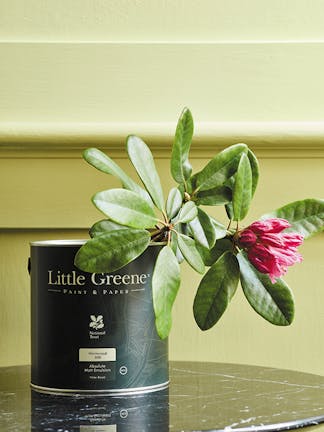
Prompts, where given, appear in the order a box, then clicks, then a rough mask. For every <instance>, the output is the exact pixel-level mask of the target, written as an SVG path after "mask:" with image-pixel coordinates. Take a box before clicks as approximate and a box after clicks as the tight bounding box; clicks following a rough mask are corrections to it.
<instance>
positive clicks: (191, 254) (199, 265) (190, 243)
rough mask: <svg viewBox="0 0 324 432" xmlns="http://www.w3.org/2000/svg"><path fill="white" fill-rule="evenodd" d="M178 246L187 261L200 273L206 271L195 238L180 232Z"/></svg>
mask: <svg viewBox="0 0 324 432" xmlns="http://www.w3.org/2000/svg"><path fill="white" fill-rule="evenodd" d="M178 246H179V249H180V251H181V253H182V255H183V257H184V258H185V260H186V261H187V263H188V264H189V265H190V266H191V267H192V268H193V269H194V270H196V271H197V272H198V273H204V271H205V265H204V262H203V260H202V258H201V256H200V254H199V252H198V250H197V248H196V243H195V240H193V239H192V238H191V237H188V236H186V235H184V234H178Z"/></svg>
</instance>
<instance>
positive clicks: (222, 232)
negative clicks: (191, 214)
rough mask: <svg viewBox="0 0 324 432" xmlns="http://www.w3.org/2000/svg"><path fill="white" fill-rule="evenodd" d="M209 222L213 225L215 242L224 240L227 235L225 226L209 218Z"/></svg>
mask: <svg viewBox="0 0 324 432" xmlns="http://www.w3.org/2000/svg"><path fill="white" fill-rule="evenodd" d="M210 220H211V221H212V224H213V225H214V229H215V235H216V240H218V239H222V238H224V237H225V236H226V234H227V228H226V226H224V225H223V224H221V223H220V222H218V221H217V220H216V219H214V218H213V217H210Z"/></svg>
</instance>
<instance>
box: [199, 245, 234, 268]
mask: <svg viewBox="0 0 324 432" xmlns="http://www.w3.org/2000/svg"><path fill="white" fill-rule="evenodd" d="M197 248H198V251H199V253H200V255H201V257H202V260H203V261H204V263H205V265H206V266H211V265H213V264H214V263H215V262H216V261H217V260H218V258H219V257H220V256H221V255H223V253H224V252H226V251H233V243H232V242H231V240H229V239H228V238H222V239H220V240H217V242H216V244H215V246H214V247H212V248H211V249H208V248H205V247H203V246H201V245H197Z"/></svg>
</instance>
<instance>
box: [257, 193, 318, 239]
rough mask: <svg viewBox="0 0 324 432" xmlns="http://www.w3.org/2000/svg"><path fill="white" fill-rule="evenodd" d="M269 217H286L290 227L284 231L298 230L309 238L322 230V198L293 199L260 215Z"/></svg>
mask: <svg viewBox="0 0 324 432" xmlns="http://www.w3.org/2000/svg"><path fill="white" fill-rule="evenodd" d="M269 218H283V219H286V220H287V221H288V222H289V223H290V224H291V228H289V229H287V230H285V232H298V233H299V234H302V235H303V236H304V238H309V237H311V236H313V235H314V234H317V233H319V232H322V231H323V230H324V200H320V199H313V198H309V199H305V200H301V201H294V202H292V203H290V204H287V205H285V206H284V207H281V208H279V209H278V210H275V211H274V212H272V213H269V214H266V215H264V216H262V219H269Z"/></svg>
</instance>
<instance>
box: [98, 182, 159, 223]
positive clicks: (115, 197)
mask: <svg viewBox="0 0 324 432" xmlns="http://www.w3.org/2000/svg"><path fill="white" fill-rule="evenodd" d="M92 200H93V203H94V204H95V206H96V207H97V208H98V209H99V210H101V211H102V212H103V213H104V214H105V215H106V216H108V217H109V218H110V219H111V220H113V221H114V222H117V223H119V224H121V225H127V226H129V227H132V228H152V227H154V226H155V224H156V223H157V222H158V219H157V218H156V217H155V214H154V211H153V209H152V208H151V207H150V206H149V204H148V203H147V202H146V201H145V200H144V199H143V198H141V197H140V196H139V195H137V194H136V193H135V192H132V191H128V190H125V189H109V190H106V191H103V192H99V193H97V194H96V195H95V196H94V197H93V199H92Z"/></svg>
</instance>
